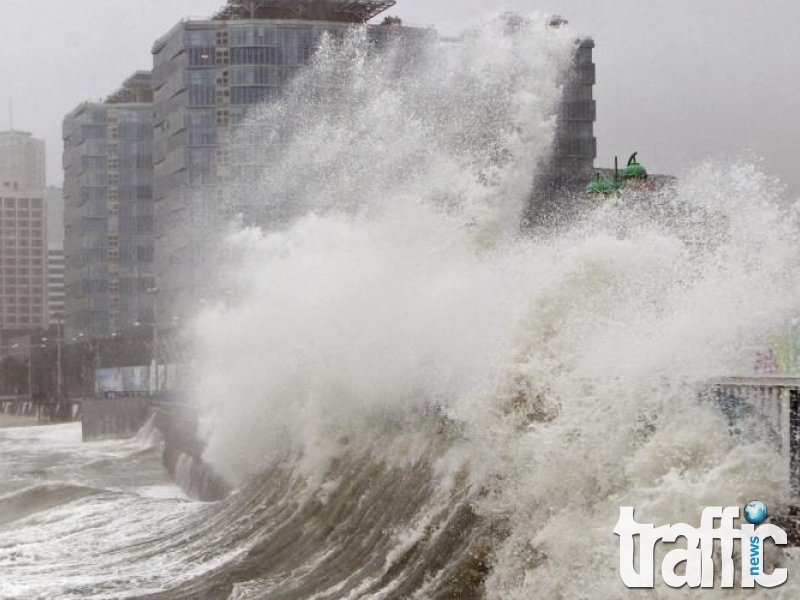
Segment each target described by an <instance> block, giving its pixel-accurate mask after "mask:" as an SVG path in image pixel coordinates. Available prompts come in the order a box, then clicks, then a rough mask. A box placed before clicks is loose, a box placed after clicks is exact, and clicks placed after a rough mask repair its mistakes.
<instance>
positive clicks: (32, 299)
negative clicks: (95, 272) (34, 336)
mask: <svg viewBox="0 0 800 600" xmlns="http://www.w3.org/2000/svg"><path fill="white" fill-rule="evenodd" d="M42 192H43V189H42V188H39V189H38V190H35V191H25V190H23V189H22V188H21V187H20V186H19V185H18V184H16V183H11V182H8V181H2V180H0V207H1V208H2V211H0V282H1V285H2V288H0V293H2V296H0V298H2V302H0V308H1V309H2V314H1V315H0V328H1V329H2V333H3V334H4V336H6V337H7V336H13V335H16V334H22V333H25V332H27V331H29V330H31V329H45V328H46V327H47V237H46V227H47V223H46V214H45V210H44V197H43V193H42Z"/></svg>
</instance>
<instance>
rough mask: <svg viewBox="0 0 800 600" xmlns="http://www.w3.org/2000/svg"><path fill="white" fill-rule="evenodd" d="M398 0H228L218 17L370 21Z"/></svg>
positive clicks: (340, 21) (223, 18) (216, 17)
mask: <svg viewBox="0 0 800 600" xmlns="http://www.w3.org/2000/svg"><path fill="white" fill-rule="evenodd" d="M396 3H397V2H396V0H228V3H227V5H226V6H225V7H224V8H222V9H220V10H219V11H218V12H217V13H216V14H215V15H214V19H215V20H216V19H219V20H234V19H302V20H306V21H333V22H338V23H366V22H367V21H369V20H370V19H372V18H373V17H376V16H377V15H379V14H381V13H382V12H384V11H386V10H388V9H390V8H391V7H393V6H394V5H395V4H396Z"/></svg>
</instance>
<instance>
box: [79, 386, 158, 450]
mask: <svg viewBox="0 0 800 600" xmlns="http://www.w3.org/2000/svg"><path fill="white" fill-rule="evenodd" d="M149 415H150V398H148V397H146V396H145V397H132V398H114V399H111V398H87V399H85V400H84V401H83V418H82V423H83V441H84V442H88V441H93V440H106V439H125V438H132V437H134V436H136V434H137V433H139V430H140V429H141V428H142V426H143V425H144V424H145V422H146V421H147V418H148V416H149Z"/></svg>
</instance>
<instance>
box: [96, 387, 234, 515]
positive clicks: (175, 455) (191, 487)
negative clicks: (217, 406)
mask: <svg viewBox="0 0 800 600" xmlns="http://www.w3.org/2000/svg"><path fill="white" fill-rule="evenodd" d="M151 416H152V417H153V426H154V427H155V428H156V429H158V430H159V432H160V433H161V435H162V439H163V448H164V467H165V468H166V469H167V471H168V472H169V473H170V475H171V476H172V477H173V478H174V479H175V481H176V482H177V483H178V484H179V485H180V486H181V488H183V490H184V491H185V492H186V493H187V494H188V495H189V496H191V497H192V498H195V499H197V500H201V501H205V502H213V501H217V500H221V499H223V498H225V496H227V495H228V493H229V492H230V488H229V487H228V486H227V485H226V484H225V482H224V481H223V479H222V478H221V477H219V476H218V475H217V474H216V473H214V471H213V470H212V469H211V468H210V467H208V466H207V465H206V464H205V463H204V462H203V460H202V456H203V447H204V446H203V442H202V440H201V439H200V435H199V431H198V417H197V413H196V411H195V410H194V409H193V408H192V407H189V406H186V405H183V404H180V403H176V402H170V401H165V399H158V398H150V397H133V398H91V399H85V400H84V401H83V419H82V421H83V441H84V442H89V441H93V440H104V439H126V438H132V437H134V436H135V435H136V434H137V433H138V432H139V431H140V430H141V428H142V427H143V426H144V424H145V423H146V422H147V421H148V419H149V418H150V417H151Z"/></svg>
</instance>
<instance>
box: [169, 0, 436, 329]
mask: <svg viewBox="0 0 800 600" xmlns="http://www.w3.org/2000/svg"><path fill="white" fill-rule="evenodd" d="M394 4H395V2H394V0H347V1H343V0H296V1H294V2H292V3H287V2H285V1H284V0H241V1H231V2H229V3H228V6H227V7H226V8H225V9H223V10H221V11H220V12H219V13H218V14H217V15H216V16H215V18H213V19H210V20H190V21H182V22H181V23H179V24H178V25H176V26H175V27H174V28H173V29H172V30H171V31H170V32H169V33H167V34H166V35H165V36H164V37H162V38H161V39H159V40H158V41H157V42H156V43H155V45H154V46H153V90H154V100H155V111H154V112H155V122H154V156H153V158H154V163H155V167H154V168H155V173H154V198H155V217H156V219H155V223H156V240H155V257H156V264H155V274H156V280H157V283H158V288H159V304H158V305H159V312H160V315H159V319H160V320H161V321H163V322H165V323H170V322H171V321H172V320H173V319H174V318H176V317H178V318H180V317H181V316H182V315H181V313H182V312H183V310H184V309H186V308H189V307H192V306H193V305H196V303H197V302H198V301H199V300H200V299H202V298H204V297H206V295H207V294H210V295H213V294H214V291H213V290H208V289H206V288H205V285H206V281H208V278H206V277H205V276H204V272H203V269H204V267H205V266H206V265H207V264H208V263H207V261H206V259H205V257H207V256H208V255H209V253H210V252H213V251H214V248H213V246H212V244H213V243H214V239H213V236H212V235H209V227H211V228H213V226H214V223H209V222H208V221H207V219H206V217H207V215H209V214H216V210H217V206H218V205H219V204H220V203H222V202H223V201H224V200H225V198H224V196H221V195H220V192H218V191H217V189H219V188H218V187H216V184H220V183H222V182H224V181H226V180H228V181H230V180H237V179H239V178H245V179H247V178H248V177H249V176H250V175H252V174H255V173H257V172H258V171H259V170H260V169H262V168H263V166H264V165H262V164H258V160H254V159H253V152H251V150H252V149H253V148H254V147H258V146H259V145H260V144H263V143H264V140H263V139H260V138H259V139H257V140H254V141H253V142H252V144H253V146H252V147H248V146H245V145H244V143H243V142H241V139H243V138H244V137H245V136H239V135H238V133H239V130H238V128H239V126H240V125H241V124H242V122H243V120H244V118H245V115H246V114H247V112H248V110H249V109H250V108H251V107H253V106H256V105H259V104H262V103H264V102H267V101H269V100H271V99H273V98H277V97H278V95H279V93H280V91H281V90H282V88H284V87H285V86H286V84H287V83H288V82H289V81H291V80H292V78H293V77H294V76H295V74H296V73H297V72H298V70H300V69H302V68H304V67H305V66H307V65H308V64H309V61H310V58H311V56H312V54H313V53H314V50H315V49H316V48H317V47H318V45H319V42H320V39H321V38H322V36H323V35H324V34H325V33H329V34H331V35H333V36H342V35H344V34H345V33H346V32H347V31H348V29H349V28H351V27H352V26H353V25H354V24H363V23H365V22H367V21H368V20H370V19H371V18H373V17H375V16H376V15H378V14H380V13H381V12H383V11H385V10H386V9H388V8H390V7H391V6H393V5H394ZM391 29H392V30H393V31H399V30H401V29H402V30H405V31H412V30H411V29H410V28H400V27H395V26H393V27H392V28H391ZM388 30H389V29H388V28H387V27H381V26H377V25H376V26H373V27H371V28H370V32H371V35H373V36H375V37H376V38H379V37H380V36H381V35H385V34H386V32H387V31H388ZM416 31H422V30H416ZM426 31H427V30H426ZM232 138H236V139H237V140H238V141H237V144H236V145H235V147H232V148H229V147H228V146H226V144H227V142H228V141H229V140H231V139H232Z"/></svg>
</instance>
